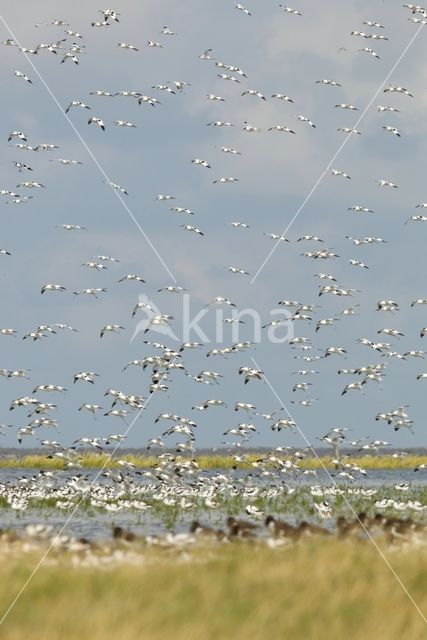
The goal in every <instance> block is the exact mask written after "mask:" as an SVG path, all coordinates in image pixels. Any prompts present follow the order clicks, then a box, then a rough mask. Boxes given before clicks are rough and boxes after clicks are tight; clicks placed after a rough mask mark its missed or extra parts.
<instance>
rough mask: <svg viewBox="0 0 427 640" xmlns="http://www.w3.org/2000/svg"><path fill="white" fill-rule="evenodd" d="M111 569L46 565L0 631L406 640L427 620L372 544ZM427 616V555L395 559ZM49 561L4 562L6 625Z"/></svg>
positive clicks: (235, 548) (241, 552)
mask: <svg viewBox="0 0 427 640" xmlns="http://www.w3.org/2000/svg"><path fill="white" fill-rule="evenodd" d="M142 558H144V560H143V562H142V563H141V564H138V563H137V562H133V563H132V564H129V565H120V566H115V567H111V568H109V569H105V568H103V569H100V568H94V567H91V568H82V567H71V568H70V566H69V564H68V565H65V564H64V563H65V562H66V561H65V560H61V561H59V564H56V565H55V564H50V565H49V564H44V565H43V566H42V567H41V569H40V570H39V571H38V572H37V573H36V575H35V576H34V578H33V579H32V581H31V582H30V584H29V586H28V588H27V589H26V590H25V591H24V593H23V595H22V596H21V597H20V598H19V600H18V602H17V604H16V605H15V607H14V608H13V609H12V611H11V612H10V614H9V615H8V616H7V618H6V620H5V621H4V622H3V624H2V625H1V627H0V632H1V636H2V637H4V638H7V639H8V640H30V639H33V638H40V639H41V640H74V639H77V638H78V639H81V638H90V639H91V640H113V639H114V640H135V639H136V638H138V639H141V640H172V639H173V640H211V639H212V640H229V639H230V638H233V640H265V639H267V640H276V639H277V640H283V639H284V638H286V640H300V639H301V640H319V639H323V638H325V640H343V639H346V640H347V639H348V640H371V639H372V640H373V639H374V638H375V640H386V639H387V640H394V639H397V638H408V639H409V638H410V639H411V640H418V639H419V640H421V638H425V637H426V632H427V630H426V629H427V628H426V622H425V621H424V620H423V619H422V617H421V615H420V613H419V612H418V611H417V610H416V608H415V606H414V604H413V603H412V602H411V601H410V599H409V598H408V596H407V595H406V593H405V592H404V590H403V589H402V587H401V586H400V585H399V584H398V582H397V580H396V578H395V577H394V576H393V574H392V573H391V571H390V569H389V568H388V567H387V565H386V564H385V562H384V561H383V560H382V559H381V557H380V556H379V554H378V552H377V551H376V550H375V548H374V547H373V546H372V545H371V544H370V543H367V542H366V543H359V544H355V543H347V544H346V543H345V542H337V541H331V542H320V541H315V542H307V543H304V544H300V545H297V546H292V547H286V548H280V549H275V550H273V549H268V548H265V547H262V548H261V547H258V546H252V545H243V544H238V543H235V544H230V545H228V546H226V547H224V548H217V549H215V550H213V549H211V548H209V549H198V550H191V552H190V551H181V552H178V551H176V550H175V551H171V550H169V551H167V550H164V551H163V552H162V553H161V552H160V550H150V549H149V550H147V551H145V552H144V555H143V556H142ZM388 559H389V561H390V563H391V564H392V565H393V568H394V570H395V571H396V572H397V574H398V575H399V577H400V579H401V580H402V582H403V584H404V585H405V587H406V589H407V590H408V592H409V593H410V594H411V596H412V597H413V599H414V601H415V602H416V604H417V605H418V607H419V608H420V609H421V611H422V612H423V613H424V615H425V614H427V551H426V550H425V549H421V550H420V549H417V550H412V551H401V552H397V553H391V554H388ZM36 561H37V558H33V557H31V556H28V555H27V556H24V559H22V557H20V558H16V560H13V559H12V558H10V557H5V556H3V557H2V558H1V559H0V575H1V580H0V615H3V613H4V611H5V610H6V609H7V607H8V606H9V605H10V603H11V602H12V600H13V598H14V596H15V595H16V594H17V592H18V591H19V589H20V588H21V586H22V585H23V584H24V582H25V580H26V579H27V577H28V575H29V574H30V572H31V570H32V568H33V567H34V565H35V564H36Z"/></svg>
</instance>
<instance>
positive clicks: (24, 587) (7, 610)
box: [0, 394, 154, 626]
mask: <svg viewBox="0 0 427 640" xmlns="http://www.w3.org/2000/svg"><path fill="white" fill-rule="evenodd" d="M153 395H154V394H151V395H150V396H148V398H147V400H146V401H145V403H144V405H143V407H141V409H140V410H139V411H138V413H137V415H136V416H135V418H134V419H133V420H132V422H131V423H130V425H129V426H128V428H127V429H126V431H125V433H124V436H125V437H126V436H127V435H128V434H129V432H130V430H131V429H132V427H133V425H134V424H135V422H136V421H137V420H138V418H139V416H140V415H141V413H142V412H143V411H144V409H145V408H146V407H147V405H148V403H149V402H150V400H151V398H152V397H153ZM120 444H121V443H120V442H118V443H117V444H116V446H115V447H114V449H113V450H112V452H111V453H110V454H109V456H108V457H107V459H106V460H105V462H104V464H103V465H102V467H101V468H100V469H99V471H98V473H97V474H96V476H95V478H94V479H93V480H92V482H91V483H90V485H89V489H92V487H93V486H94V485H95V483H96V481H97V480H98V478H99V476H100V475H101V474H102V472H103V471H104V469H105V467H106V466H107V464H108V463H109V462H110V460H111V458H112V457H113V455H114V454H115V452H116V451H117V449H118V448H119V447H120ZM87 493H89V492H87ZM85 497H86V494H84V495H82V497H81V498H80V500H79V501H78V503H77V504H76V506H75V507H74V509H73V510H72V512H71V513H70V515H69V516H68V518H67V520H66V521H65V523H64V524H63V525H62V527H61V529H60V530H59V531H58V533H57V534H56V536H55V537H54V538H53V539H52V541H51V543H50V545H49V547H48V548H47V549H46V551H45V552H44V554H43V555H42V557H41V558H40V560H39V561H38V562H37V564H36V566H35V567H34V569H33V570H32V572H31V573H30V575H29V576H28V578H27V580H26V581H25V582H24V584H23V585H22V587H21V588H20V590H19V591H18V593H17V594H16V596H15V597H14V598H13V600H12V602H11V603H10V605H9V606H8V608H7V609H6V611H5V612H4V613H3V615H2V616H1V618H0V626H1V625H2V624H3V622H4V621H5V620H6V618H7V616H8V615H9V613H10V612H11V611H12V609H13V607H14V606H15V604H16V603H17V602H18V600H19V598H20V597H21V596H22V594H23V593H24V591H25V589H26V588H27V587H28V585H29V584H30V582H31V580H32V579H33V578H34V576H35V574H36V573H37V571H38V570H39V569H40V567H41V566H42V564H43V562H44V561H45V560H46V558H47V556H48V555H49V553H50V552H51V551H52V549H53V547H54V546H55V545H56V542H57V541H58V540H59V538H60V536H61V535H62V533H63V531H64V529H66V527H67V526H68V525H69V524H70V522H71V520H72V519H73V518H74V516H75V514H76V513H77V511H78V510H79V508H80V505H81V504H82V502H83V500H84V499H85Z"/></svg>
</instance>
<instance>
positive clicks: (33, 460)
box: [0, 452, 427, 469]
mask: <svg viewBox="0 0 427 640" xmlns="http://www.w3.org/2000/svg"><path fill="white" fill-rule="evenodd" d="M264 455H265V454H262V453H260V454H250V455H248V456H247V459H246V460H245V462H243V463H235V462H234V460H233V459H232V458H231V456H227V455H203V456H196V460H197V463H198V464H199V467H200V468H201V469H231V468H233V467H234V466H236V467H237V468H238V469H252V468H253V466H252V463H253V462H255V461H256V460H258V459H259V458H260V457H263V456H264ZM117 458H121V459H123V460H127V461H128V462H132V463H133V464H135V465H136V466H137V467H139V468H147V467H152V466H155V465H157V464H158V458H157V457H155V456H147V455H142V454H124V455H123V456H120V454H116V455H115V456H114V458H110V456H109V454H107V453H91V452H83V453H81V454H79V456H78V459H79V460H80V464H81V466H82V468H85V469H98V468H100V467H102V466H103V465H106V466H107V467H109V468H113V467H118V464H117V462H116V459H117ZM345 461H346V462H351V463H353V464H357V465H359V466H361V467H363V468H365V469H414V468H415V467H416V466H417V465H419V464H426V463H427V456H421V455H408V456H406V457H404V458H393V457H392V456H390V455H381V456H355V457H352V458H348V459H346V460H345ZM299 466H300V467H301V468H302V469H321V468H323V467H326V468H327V469H333V468H334V465H333V464H332V462H331V457H326V456H324V457H322V458H320V459H318V458H314V457H310V458H306V459H305V460H302V461H301V462H300V463H299ZM16 467H20V468H31V469H63V468H64V463H63V461H62V460H60V459H59V458H47V457H46V456H43V455H37V454H36V455H22V456H11V457H0V468H16Z"/></svg>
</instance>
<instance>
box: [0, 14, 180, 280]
mask: <svg viewBox="0 0 427 640" xmlns="http://www.w3.org/2000/svg"><path fill="white" fill-rule="evenodd" d="M0 20H1V22H2V23H3V25H4V27H5V28H6V29H7V31H8V32H9V34H10V35H11V36H12V38H13V40H14V41H15V42H16V44H17V45H18V47H20V48H22V47H21V45H20V43H19V41H18V40H17V38H16V36H15V34H14V33H13V31H12V29H11V28H10V27H9V25H8V24H7V22H6V20H5V19H4V18H3V16H2V15H0ZM23 55H24V56H25V58H26V60H27V62H28V64H29V65H30V66H31V68H32V69H33V71H34V72H35V74H36V75H37V77H38V79H39V80H40V82H41V83H42V85H43V86H44V88H45V89H46V91H47V92H48V94H49V95H50V97H51V98H52V100H53V101H54V103H55V104H56V106H57V107H58V109H59V110H60V112H61V113H62V115H63V116H64V118H65V119H66V121H67V122H68V124H69V125H70V127H71V128H72V130H73V131H74V133H75V134H76V136H77V137H78V139H79V140H80V142H81V143H82V145H83V147H84V148H85V149H86V151H87V153H88V154H89V156H90V157H91V158H92V160H93V162H94V164H95V165H96V167H97V168H98V170H99V171H100V173H101V175H102V176H103V178H104V179H105V180H106V182H107V184H109V185H110V187H111V189H112V190H113V192H114V193H115V195H116V196H117V198H118V199H119V200H120V202H121V204H122V206H123V208H124V209H125V211H126V213H127V214H128V216H129V217H130V219H131V220H132V222H133V223H134V224H135V226H136V227H137V228H138V230H139V231H140V233H141V234H142V235H143V237H144V239H145V240H146V242H147V243H148V244H149V246H150V248H151V249H152V250H153V252H154V253H155V254H156V256H157V258H158V259H159V260H160V262H161V263H162V265H163V267H164V268H165V270H166V271H167V273H168V274H169V275H170V277H171V278H172V280H173V282H174V283H176V279H175V276H174V275H173V273H172V272H171V270H170V269H169V267H168V266H167V264H166V262H165V261H164V260H163V258H162V257H161V255H160V254H159V252H158V251H157V249H156V248H155V246H154V245H153V243H152V242H151V240H150V238H149V237H148V235H147V234H146V233H145V231H144V229H143V228H142V227H141V225H140V224H139V222H138V220H137V219H136V218H135V216H134V214H133V213H132V211H131V210H130V209H129V207H128V205H127V204H126V202H125V201H124V200H123V198H122V196H121V195H120V193H119V192H118V191H117V190H116V189H114V187H113V186H112V181H111V180H110V178H109V177H108V175H107V173H106V171H105V170H104V168H103V167H102V165H101V164H100V163H99V161H98V159H97V158H96V157H95V155H94V153H93V152H92V150H91V149H90V147H89V145H88V144H87V142H86V140H85V139H84V138H83V136H82V135H81V134H80V132H79V131H78V129H77V128H76V127H75V126H74V124H73V122H72V120H71V119H70V117H69V116H68V114H66V113H65V112H64V110H63V108H62V107H61V105H60V104H59V102H58V99H57V98H56V96H55V94H54V93H53V91H52V90H51V89H50V87H49V86H48V84H47V83H46V82H45V80H44V78H43V77H42V75H41V74H40V72H39V71H38V69H37V67H36V66H35V65H34V63H33V61H32V60H31V58H30V57H29V56H28V54H27V53H25V52H23Z"/></svg>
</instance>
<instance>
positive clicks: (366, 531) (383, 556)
mask: <svg viewBox="0 0 427 640" xmlns="http://www.w3.org/2000/svg"><path fill="white" fill-rule="evenodd" d="M251 360H252V362H253V364H254V365H255V367H256V368H257V369H258V370H261V369H260V366H259V364H258V363H257V361H256V360H255V358H253V357H251ZM262 377H263V378H264V380H265V382H266V383H267V386H268V388H269V389H270V391H271V392H272V394H273V395H274V397H275V398H276V400H278V401H279V403H280V405H281V406H282V407H283V408H284V410H285V411H286V413H287V414H288V416H289V418H290V419H291V420H293V421H294V422H295V420H294V418H293V416H292V415H291V413H290V411H289V410H288V408H287V407H286V405H285V403H284V402H283V400H282V399H281V398H280V397H279V395H278V393H277V392H276V390H275V389H274V387H273V385H272V384H271V382H270V380H269V379H268V378H267V376H266V375H265V373H264V371H263V373H262ZM295 427H296V430H297V431H298V433H299V435H300V436H301V438H302V439H303V440H304V442H305V443H306V445H307V447H308V448H309V449H310V451H311V452H312V454H313V455H314V456H315V458H316V459H317V461H318V462H319V463H320V465H321V466H322V468H323V470H324V471H325V472H326V473H327V475H328V476H329V478H330V480H331V482H332V483H333V484H334V485H335V487H336V488H337V489H339V486H338V483H337V482H336V480H335V479H334V478H333V477H332V476H331V474H330V473H329V470H328V469H327V468H326V466H325V464H324V463H323V460H322V458H320V456H318V454H317V453H316V451H315V449H314V448H313V447H312V445H311V444H310V443H309V441H308V440H307V438H306V435H305V433H304V432H303V431H302V429H301V428H300V427H299V426H298V424H297V423H296V422H295ZM342 497H343V499H344V502H345V503H346V504H347V506H348V507H349V509H350V511H351V512H352V513H353V515H354V517H355V518H356V520H357V521H358V522H359V524H360V526H361V527H362V529H363V530H364V532H365V534H366V535H367V536H368V538H369V540H370V541H371V542H372V544H373V545H374V547H375V549H376V550H377V551H378V553H379V555H380V556H381V558H382V559H383V560H384V562H385V563H386V565H387V567H388V568H389V569H390V571H391V573H392V574H393V576H394V578H395V579H396V580H397V582H398V583H399V585H400V587H401V588H402V589H403V591H404V592H405V594H406V595H407V597H408V598H409V600H410V601H411V603H412V604H413V606H414V607H415V609H416V610H417V611H418V613H419V614H420V616H421V618H422V619H423V621H424V622H425V623H426V625H427V618H426V617H425V615H424V614H423V612H422V611H421V609H420V608H419V606H418V605H417V603H416V602H415V600H414V598H413V597H412V596H411V594H410V593H409V591H408V589H407V588H406V587H405V585H404V584H403V582H402V580H401V579H400V577H399V576H398V574H397V573H396V571H395V570H394V569H393V567H392V566H391V564H390V562H389V561H388V559H387V558H386V556H385V554H384V552H383V550H382V549H381V547H380V546H379V545H378V543H377V542H376V540H375V539H374V537H373V536H372V535H371V533H370V531H369V530H368V529H367V528H366V527H365V525H364V524H363V522H362V521H361V520H360V519H359V516H358V514H357V513H356V511H355V510H354V508H353V506H352V505H351V504H350V502H349V501H348V499H347V496H345V495H343V496H342Z"/></svg>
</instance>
